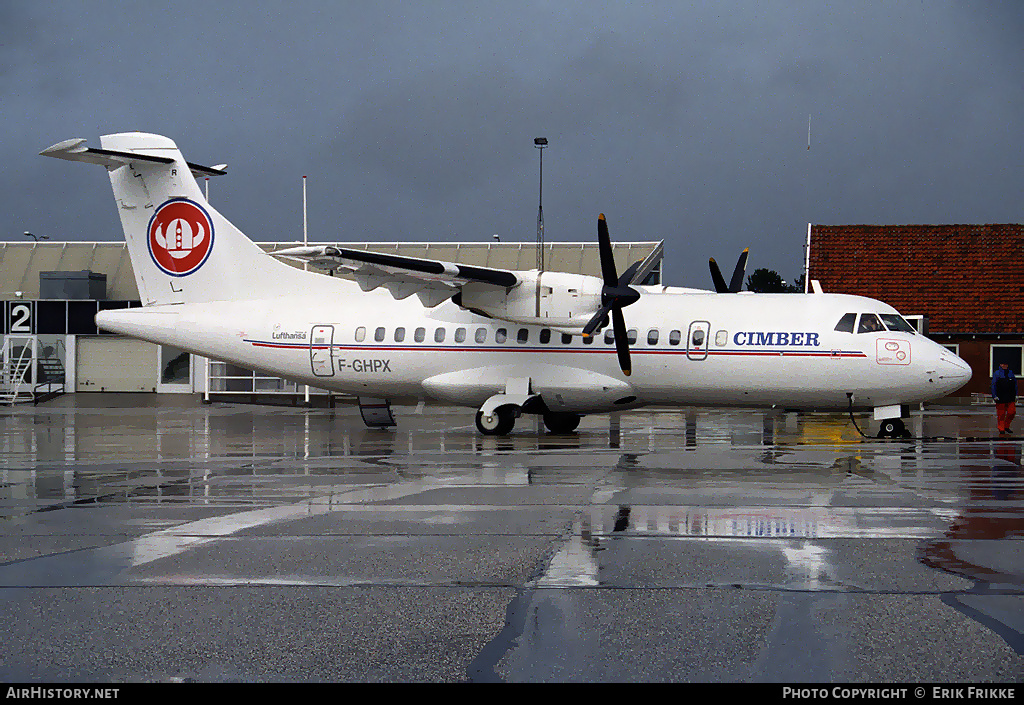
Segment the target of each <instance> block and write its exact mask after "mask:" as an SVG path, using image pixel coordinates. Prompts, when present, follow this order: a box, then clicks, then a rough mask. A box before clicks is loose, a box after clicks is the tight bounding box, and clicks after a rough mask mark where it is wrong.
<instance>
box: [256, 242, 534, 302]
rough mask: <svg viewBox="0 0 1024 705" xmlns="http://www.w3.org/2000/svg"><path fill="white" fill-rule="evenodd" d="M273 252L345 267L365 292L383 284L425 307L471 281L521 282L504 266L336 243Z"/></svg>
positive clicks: (493, 283) (502, 284)
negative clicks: (376, 250)
mask: <svg viewBox="0 0 1024 705" xmlns="http://www.w3.org/2000/svg"><path fill="white" fill-rule="evenodd" d="M271 254H272V255H274V256H275V257H286V258H292V259H298V260H303V261H306V262H309V263H311V264H315V265H317V266H319V267H324V268H327V269H345V270H347V271H349V272H351V273H352V275H353V278H354V279H355V280H356V282H357V283H358V284H359V287H360V288H361V289H362V290H363V291H370V290H371V289H376V288H377V287H384V288H385V289H387V290H388V291H390V292H391V295H392V296H394V297H395V298H396V299H404V298H406V297H407V296H410V295H412V294H416V295H417V296H419V298H420V300H421V301H423V304H424V305H426V306H436V305H437V304H439V303H441V302H442V301H444V300H445V299H448V298H450V297H451V296H452V295H453V294H455V293H456V292H457V291H458V289H459V287H461V286H462V285H464V284H468V283H469V282H478V283H481V284H489V285H491V286H494V287H500V288H506V289H509V288H512V287H515V286H518V285H519V284H520V283H521V281H522V280H521V279H520V277H519V276H518V275H517V274H516V273H515V272H511V271H508V270H505V269H492V268H490V267H474V266H472V265H467V264H456V263H454V262H442V261H440V260H432V259H423V258H420V257H406V256H404V255H392V254H386V253H382V252H368V251H366V250H352V249H348V248H345V247H338V246H336V245H317V246H312V247H309V246H302V247H289V248H286V249H283V250H275V251H273V252H271Z"/></svg>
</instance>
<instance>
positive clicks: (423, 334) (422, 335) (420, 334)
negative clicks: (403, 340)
mask: <svg viewBox="0 0 1024 705" xmlns="http://www.w3.org/2000/svg"><path fill="white" fill-rule="evenodd" d="M412 337H413V340H415V341H416V342H417V343H422V342H423V341H424V340H426V339H427V329H426V328H417V329H416V332H415V333H413V334H412Z"/></svg>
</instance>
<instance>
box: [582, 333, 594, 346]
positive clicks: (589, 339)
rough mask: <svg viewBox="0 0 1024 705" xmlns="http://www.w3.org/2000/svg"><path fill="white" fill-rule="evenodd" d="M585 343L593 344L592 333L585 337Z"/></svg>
mask: <svg viewBox="0 0 1024 705" xmlns="http://www.w3.org/2000/svg"><path fill="white" fill-rule="evenodd" d="M583 344H584V345H593V344H594V336H592V335H591V336H588V337H586V338H584V339H583Z"/></svg>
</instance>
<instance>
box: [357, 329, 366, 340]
mask: <svg viewBox="0 0 1024 705" xmlns="http://www.w3.org/2000/svg"><path fill="white" fill-rule="evenodd" d="M364 340H366V328H364V327H363V326H359V327H358V328H356V342H357V343H361V342H363V341H364Z"/></svg>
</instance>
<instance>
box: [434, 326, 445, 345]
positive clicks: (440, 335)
mask: <svg viewBox="0 0 1024 705" xmlns="http://www.w3.org/2000/svg"><path fill="white" fill-rule="evenodd" d="M444 333H445V330H444V328H437V329H435V330H434V342H435V343H443V342H444Z"/></svg>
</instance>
